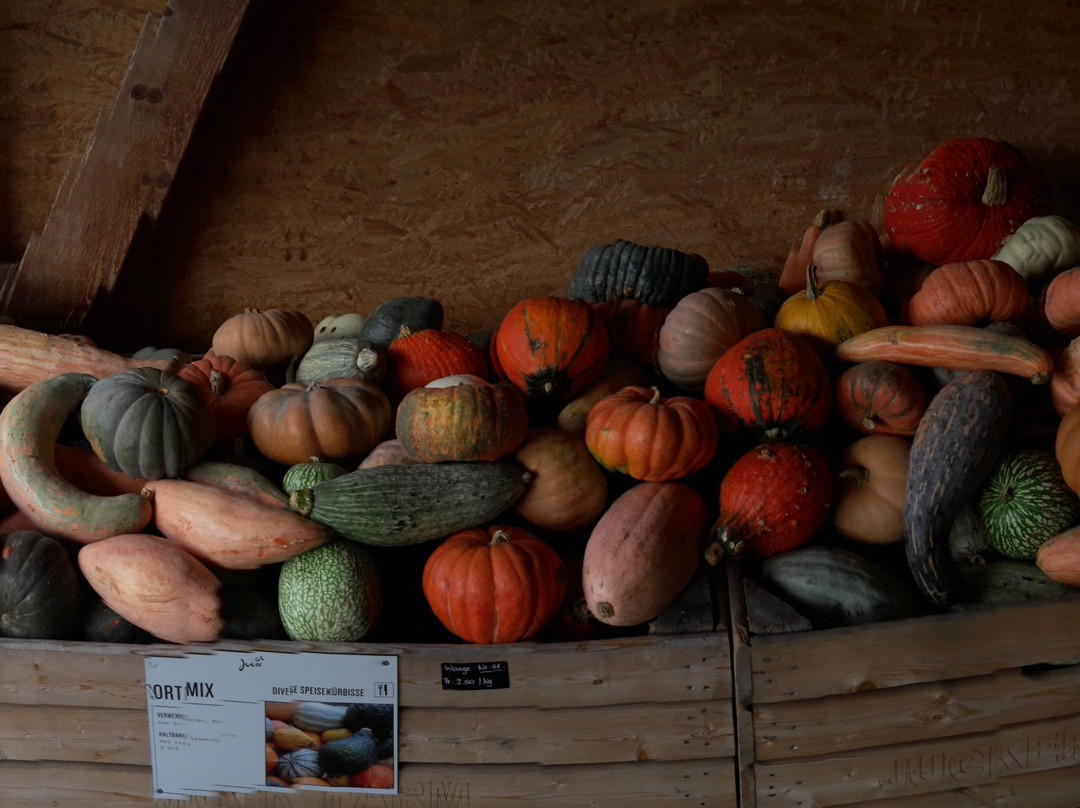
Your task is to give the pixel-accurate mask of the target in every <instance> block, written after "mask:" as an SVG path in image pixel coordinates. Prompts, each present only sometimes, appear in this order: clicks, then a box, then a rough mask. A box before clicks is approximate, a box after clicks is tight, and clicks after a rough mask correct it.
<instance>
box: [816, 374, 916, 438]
mask: <svg viewBox="0 0 1080 808" xmlns="http://www.w3.org/2000/svg"><path fill="white" fill-rule="evenodd" d="M927 401H928V399H927V396H926V390H925V389H924V388H923V386H922V383H921V382H920V381H919V379H918V377H917V376H916V375H915V374H914V373H913V372H912V371H911V369H910V368H908V367H906V366H904V365H898V364H896V363H895V362H885V361H883V360H880V359H875V360H872V361H869V362H858V363H856V364H854V365H852V366H851V367H849V368H847V369H846V370H844V371H843V372H842V373H841V374H840V375H839V376H838V377H837V379H836V386H835V389H834V392H833V406H834V409H835V410H836V413H837V415H839V416H840V419H841V420H842V421H843V422H844V423H845V424H847V425H848V426H850V427H851V428H852V429H855V430H856V431H858V432H862V433H864V434H867V435H869V434H886V435H905V436H907V437H911V436H912V435H914V434H915V429H916V428H917V427H918V425H919V420H920V419H921V418H922V416H923V413H924V412H926V405H927Z"/></svg>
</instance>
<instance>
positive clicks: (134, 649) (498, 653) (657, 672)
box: [0, 633, 731, 709]
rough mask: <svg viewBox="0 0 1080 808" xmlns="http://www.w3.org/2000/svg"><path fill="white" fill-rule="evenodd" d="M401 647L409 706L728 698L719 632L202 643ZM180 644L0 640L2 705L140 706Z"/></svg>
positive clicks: (378, 650) (402, 683)
mask: <svg viewBox="0 0 1080 808" xmlns="http://www.w3.org/2000/svg"><path fill="white" fill-rule="evenodd" d="M211 648H217V649H220V650H237V651H252V650H264V651H277V652H283V653H298V652H304V651H310V652H328V653H370V654H397V655H399V661H398V677H399V683H398V684H399V692H400V703H401V704H403V705H407V706H410V707H455V708H458V707H485V708H495V707H533V706H537V705H544V706H548V707H594V706H603V705H608V704H633V703H642V702H681V701H686V702H697V701H704V700H714V699H715V700H720V701H730V698H731V692H730V691H731V670H730V652H729V648H728V638H727V635H726V634H725V633H717V634H708V635H687V636H677V637H676V636H669V637H664V638H663V639H662V640H656V639H652V638H648V637H631V638H626V639H620V640H610V641H602V642H596V643H584V644H565V643H553V644H541V643H520V644H510V645H501V646H467V645H445V646H440V645H402V646H390V645H346V644H324V645H316V644H306V643H290V642H279V643H255V644H253V643H235V642H232V643H228V642H226V643H220V644H217V645H214V646H208V647H207V649H206V650H211ZM185 650H190V649H185V648H184V647H180V646H170V645H155V646H123V645H115V646H113V645H95V644H92V643H78V642H44V641H34V642H25V641H24V642H20V641H14V640H6V641H0V703H8V704H56V705H65V704H68V705H75V706H86V707H114V708H129V709H130V708H140V707H142V708H145V705H146V698H145V694H144V693H143V676H144V662H143V657H144V656H147V655H149V656H155V655H160V656H175V655H177V654H182V653H184V652H185ZM482 661H507V663H508V667H509V671H510V687H509V688H506V689H502V690H484V691H453V690H443V689H442V680H441V671H442V668H441V666H442V663H444V662H445V663H455V662H482Z"/></svg>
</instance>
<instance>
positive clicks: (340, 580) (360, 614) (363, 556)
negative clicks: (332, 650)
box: [278, 539, 383, 642]
mask: <svg viewBox="0 0 1080 808" xmlns="http://www.w3.org/2000/svg"><path fill="white" fill-rule="evenodd" d="M382 597H383V590H382V578H381V577H380V575H379V570H378V567H377V566H376V564H375V559H374V558H373V557H372V556H371V554H369V553H368V552H367V550H366V549H365V548H364V547H362V546H361V545H359V544H357V543H356V542H351V541H346V540H344V539H338V540H334V541H330V542H329V543H327V544H324V545H322V546H321V547H316V548H315V549H313V550H308V551H306V552H303V553H301V554H300V555H297V556H293V557H292V558H290V559H288V560H287V561H286V562H285V563H284V564H282V566H281V571H280V573H279V574H278V610H279V612H280V614H281V623H282V625H283V626H284V627H285V632H286V633H287V634H288V635H289V639H292V640H306V641H313V642H357V641H359V640H362V639H364V638H365V637H367V636H368V635H369V634H370V633H371V632H372V631H374V630H375V627H376V625H377V624H378V622H379V617H380V615H381V613H382V602H383V601H382Z"/></svg>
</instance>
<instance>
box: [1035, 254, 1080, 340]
mask: <svg viewBox="0 0 1080 808" xmlns="http://www.w3.org/2000/svg"><path fill="white" fill-rule="evenodd" d="M1040 306H1041V308H1042V313H1043V317H1045V318H1046V322H1047V323H1048V324H1049V325H1050V327H1051V328H1053V329H1055V330H1057V331H1060V332H1061V333H1062V334H1066V335H1067V336H1070V337H1075V336H1077V335H1078V334H1080V266H1077V267H1071V268H1070V269H1066V270H1065V271H1064V272H1060V273H1058V274H1057V275H1055V276H1054V277H1053V278H1051V280H1050V282H1049V283H1048V284H1046V287H1045V288H1044V289H1043V293H1042V299H1041V300H1040Z"/></svg>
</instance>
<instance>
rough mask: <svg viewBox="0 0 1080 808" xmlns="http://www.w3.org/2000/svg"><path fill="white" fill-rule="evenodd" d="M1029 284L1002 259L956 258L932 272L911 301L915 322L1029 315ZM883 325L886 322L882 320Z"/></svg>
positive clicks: (980, 320) (957, 322)
mask: <svg viewBox="0 0 1080 808" xmlns="http://www.w3.org/2000/svg"><path fill="white" fill-rule="evenodd" d="M1027 310H1028V287H1027V284H1026V283H1024V279H1023V278H1021V277H1020V275H1018V274H1017V272H1016V270H1014V269H1013V268H1012V267H1011V266H1009V265H1008V264H1006V263H1004V262H1003V261H994V260H992V259H983V260H973V261H954V262H953V263H951V264H945V265H943V266H940V267H938V268H937V269H935V270H934V271H933V272H931V273H930V274H929V275H928V276H927V277H926V279H925V280H924V281H923V283H922V286H920V287H919V290H918V291H917V292H915V294H913V295H912V296H911V299H910V300H909V301H908V307H907V316H908V320H910V321H911V324H912V325H942V324H947V325H982V324H985V323H987V322H1004V321H1007V320H1019V319H1022V318H1023V317H1024V315H1025V314H1027ZM883 325H884V323H883Z"/></svg>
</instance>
